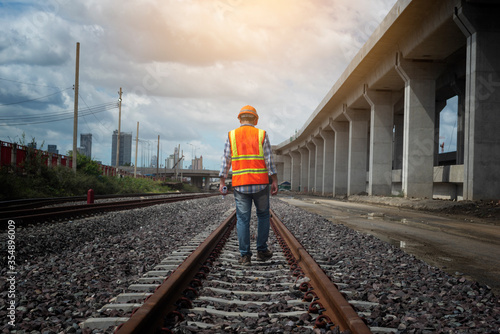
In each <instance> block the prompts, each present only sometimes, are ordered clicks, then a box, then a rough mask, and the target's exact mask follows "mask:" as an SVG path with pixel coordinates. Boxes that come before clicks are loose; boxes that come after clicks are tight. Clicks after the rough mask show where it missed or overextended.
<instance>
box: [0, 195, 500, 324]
mask: <svg viewBox="0 0 500 334" xmlns="http://www.w3.org/2000/svg"><path fill="white" fill-rule="evenodd" d="M271 207H272V209H273V210H274V211H275V212H276V214H277V215H278V216H279V217H280V219H281V220H282V221H283V222H284V223H285V225H286V226H287V227H288V228H289V229H290V230H291V231H292V233H294V234H295V235H296V237H297V238H298V239H299V240H300V241H301V242H302V244H303V245H304V247H305V248H306V249H308V250H318V249H321V250H322V251H321V254H323V255H322V258H321V259H318V260H326V261H328V262H329V263H330V264H332V265H336V266H338V269H336V271H335V272H329V273H328V274H329V275H330V276H331V277H335V280H336V281H339V282H341V283H345V284H347V285H348V287H347V288H346V289H347V290H351V291H353V295H352V296H351V297H350V298H352V299H357V300H365V301H371V302H379V303H380V306H378V307H376V308H375V309H373V310H372V313H371V316H370V317H368V318H367V321H368V324H369V326H381V327H393V328H398V332H399V333H499V328H500V301H499V300H498V298H497V297H496V296H494V295H493V293H492V292H491V290H490V289H489V288H488V287H486V286H481V285H479V284H477V283H475V282H471V281H468V280H466V279H465V278H461V277H453V276H450V275H448V274H446V273H444V272H442V271H440V270H439V269H436V268H434V267H431V266H429V265H427V264H425V263H424V262H422V261H420V260H418V259H416V258H415V257H413V256H411V255H408V254H406V253H404V252H403V251H402V250H400V249H399V248H397V247H394V246H392V245H390V244H388V243H385V242H382V241H380V240H379V239H376V238H375V237H372V236H369V235H365V234H362V233H359V232H356V231H354V230H351V229H349V228H347V227H345V226H343V225H335V224H332V222H330V221H327V220H325V219H324V218H322V217H320V216H318V215H315V214H311V213H308V212H306V211H304V210H301V209H298V208H296V207H294V206H291V205H288V204H286V203H284V202H282V201H279V200H278V199H274V198H273V199H272V204H271ZM230 208H234V199H233V197H232V196H227V197H226V199H225V200H221V199H220V197H212V198H205V199H198V200H191V201H185V202H177V203H171V204H164V205H158V206H155V207H149V208H143V209H135V210H131V211H126V212H116V213H108V214H105V215H102V216H99V217H92V218H87V219H81V220H75V221H74V222H66V223H55V224H50V225H43V226H34V227H28V228H23V229H17V230H16V252H17V253H16V256H17V257H16V265H17V268H16V270H17V272H18V273H17V275H16V307H17V309H16V327H15V328H11V327H10V326H9V325H8V324H7V322H8V320H9V319H8V318H7V313H8V311H7V306H8V305H7V301H8V298H7V293H8V292H7V284H8V283H7V282H5V280H2V281H0V287H1V293H0V319H1V324H0V331H1V332H2V333H33V334H34V333H46V334H49V333H61V332H63V333H88V332H90V331H88V330H81V329H80V328H79V327H78V324H79V323H80V322H81V321H83V320H85V319H87V318H89V317H93V316H98V315H99V314H98V312H97V310H98V309H100V308H101V307H102V306H103V305H105V304H106V303H108V302H109V300H110V299H111V298H113V297H115V296H116V295H118V294H119V293H122V292H124V291H125V289H126V288H127V287H128V286H129V285H130V284H131V283H133V282H135V281H136V280H137V278H139V277H140V276H142V274H143V273H144V272H146V271H148V270H151V269H152V268H153V267H154V265H156V264H157V263H159V262H160V261H161V260H162V259H163V258H165V257H166V256H167V255H168V254H169V253H171V252H172V251H173V250H175V249H177V248H178V247H179V246H181V245H184V244H186V243H187V241H188V240H189V239H190V238H192V237H193V236H195V235H196V234H198V233H199V232H200V231H202V230H204V229H205V227H206V226H207V225H211V224H213V223H214V222H221V221H222V220H223V219H224V217H223V213H225V212H227V211H228V210H229V209H230ZM0 238H1V239H0V240H1V243H2V245H1V247H2V249H7V248H6V240H7V236H6V234H5V233H2V235H1V236H0ZM273 246H274V247H276V246H277V245H273ZM0 260H1V261H2V262H1V265H2V266H1V269H0V270H1V272H0V274H1V276H2V277H5V275H6V273H7V269H6V256H3V257H2V258H1V259H0ZM339 273H342V274H341V275H340V276H338V275H339ZM96 332H97V331H96Z"/></svg>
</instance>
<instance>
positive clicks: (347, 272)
mask: <svg viewBox="0 0 500 334" xmlns="http://www.w3.org/2000/svg"><path fill="white" fill-rule="evenodd" d="M272 209H273V210H274V211H275V213H276V214H277V216H278V217H279V218H280V219H281V220H282V221H283V222H284V223H285V225H286V226H287V227H288V229H289V230H290V231H291V232H292V233H293V234H294V235H295V236H296V238H297V239H299V240H300V241H301V243H302V244H303V246H304V247H305V248H306V249H308V250H317V249H323V252H322V253H323V254H324V255H323V256H322V258H321V259H320V260H325V261H328V262H329V263H330V264H331V265H336V266H338V269H336V270H335V272H327V274H329V275H330V276H331V277H335V276H337V275H338V273H339V272H341V273H342V274H341V276H340V277H338V280H339V283H345V284H348V287H347V288H346V290H351V291H354V293H353V295H352V296H351V297H349V298H352V299H353V300H354V299H355V300H363V301H370V302H377V303H380V306H378V307H376V308H375V309H373V310H372V313H371V316H369V317H367V319H366V320H367V321H368V325H369V326H371V327H378V326H380V327H392V328H397V329H398V332H399V333H499V331H500V300H499V298H498V297H496V296H495V295H494V294H493V293H492V291H491V289H490V288H489V287H487V286H484V285H480V284H478V283H476V282H472V281H469V280H467V279H465V278H463V277H454V276H450V275H448V274H446V273H445V272H443V271H441V270H439V269H437V268H434V267H431V266H429V265H427V264H426V263H424V262H422V261H421V260H418V259H416V258H415V257H414V256H412V255H409V254H407V253H405V252H403V251H402V250H401V249H399V248H397V247H394V246H392V245H390V244H388V243H386V242H383V241H381V240H379V239H377V238H375V237H373V236H370V235H366V234H363V233H360V232H357V231H354V230H352V229H350V228H348V227H345V226H343V225H336V224H332V222H330V221H328V220H326V219H324V218H322V217H321V216H318V215H316V214H312V213H308V212H306V211H304V210H302V209H299V208H296V207H294V206H291V205H289V204H286V203H284V202H282V201H279V200H273V201H272ZM318 260H319V259H318Z"/></svg>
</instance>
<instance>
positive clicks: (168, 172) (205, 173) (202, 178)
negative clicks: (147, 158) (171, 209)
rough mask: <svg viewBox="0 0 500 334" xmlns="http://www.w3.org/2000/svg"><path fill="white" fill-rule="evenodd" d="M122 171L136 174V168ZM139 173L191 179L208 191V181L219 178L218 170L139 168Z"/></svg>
mask: <svg viewBox="0 0 500 334" xmlns="http://www.w3.org/2000/svg"><path fill="white" fill-rule="evenodd" d="M120 169H121V170H123V171H126V172H128V173H132V174H133V173H134V167H124V166H121V167H120ZM137 173H138V174H140V175H152V176H155V177H168V178H172V179H173V178H175V177H180V178H184V177H189V178H190V179H191V183H192V184H193V185H194V186H196V187H198V188H201V189H203V188H205V189H208V187H209V185H210V182H206V180H208V181H209V180H210V179H212V178H219V171H218V170H208V169H167V168H156V167H137ZM231 176H232V173H231V172H230V173H229V175H228V179H230V178H231Z"/></svg>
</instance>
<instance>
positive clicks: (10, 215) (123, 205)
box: [0, 194, 217, 229]
mask: <svg viewBox="0 0 500 334" xmlns="http://www.w3.org/2000/svg"><path fill="white" fill-rule="evenodd" d="M210 196H217V194H198V195H188V196H175V197H166V198H155V199H140V200H130V201H118V202H111V203H93V204H82V205H70V206H62V207H53V208H38V209H31V210H21V211H9V212H2V213H1V214H0V219H2V220H5V221H7V220H14V221H16V223H18V222H19V225H23V224H27V223H32V222H44V221H46V220H49V219H51V220H57V219H66V218H72V217H79V216H85V215H91V214H96V213H101V212H109V211H120V210H130V209H133V208H141V207H146V206H151V205H157V204H163V203H172V202H178V201H184V200H190V199H197V198H204V197H210ZM4 225H5V226H6V225H7V224H2V225H1V226H0V229H5V226H4Z"/></svg>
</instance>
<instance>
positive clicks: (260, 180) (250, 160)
mask: <svg viewBox="0 0 500 334" xmlns="http://www.w3.org/2000/svg"><path fill="white" fill-rule="evenodd" d="M265 137H266V132H265V131H264V130H261V129H257V128H255V127H253V126H241V127H239V128H237V129H235V130H232V131H230V132H229V142H230V143H231V167H232V168H233V178H232V185H233V187H237V186H242V185H249V184H268V183H269V176H268V171H267V168H266V162H265V160H264V139H265Z"/></svg>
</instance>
